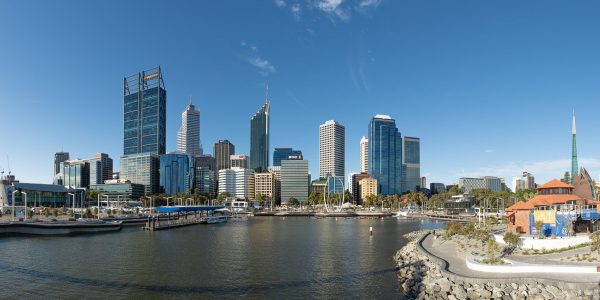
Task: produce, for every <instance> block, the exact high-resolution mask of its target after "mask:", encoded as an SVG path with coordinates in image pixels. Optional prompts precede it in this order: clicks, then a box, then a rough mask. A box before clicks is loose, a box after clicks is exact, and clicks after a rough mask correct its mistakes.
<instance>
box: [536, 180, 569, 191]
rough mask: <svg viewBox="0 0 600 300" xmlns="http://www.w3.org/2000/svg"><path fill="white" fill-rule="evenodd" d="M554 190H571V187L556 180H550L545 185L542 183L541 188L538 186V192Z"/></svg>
mask: <svg viewBox="0 0 600 300" xmlns="http://www.w3.org/2000/svg"><path fill="white" fill-rule="evenodd" d="M556 188H564V189H572V188H573V186H572V185H570V184H568V183H564V182H562V181H560V180H558V179H552V180H550V181H548V182H546V183H544V184H543V185H541V186H538V188H537V189H538V190H541V189H556Z"/></svg>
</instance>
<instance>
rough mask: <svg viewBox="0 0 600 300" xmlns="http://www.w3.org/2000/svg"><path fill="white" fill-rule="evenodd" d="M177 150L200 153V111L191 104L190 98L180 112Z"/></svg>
mask: <svg viewBox="0 0 600 300" xmlns="http://www.w3.org/2000/svg"><path fill="white" fill-rule="evenodd" d="M177 152H179V153H185V154H189V155H193V156H198V155H202V144H201V143H200V112H199V111H198V110H196V107H195V106H194V105H193V104H192V99H190V103H189V104H188V105H187V107H186V108H185V110H184V111H183V112H182V113H181V127H180V128H179V131H178V132H177Z"/></svg>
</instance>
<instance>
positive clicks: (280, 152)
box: [273, 148, 302, 167]
mask: <svg viewBox="0 0 600 300" xmlns="http://www.w3.org/2000/svg"><path fill="white" fill-rule="evenodd" d="M290 157H292V159H298V158H302V151H300V150H294V149H292V148H275V151H273V166H274V167H281V161H282V160H286V159H290Z"/></svg>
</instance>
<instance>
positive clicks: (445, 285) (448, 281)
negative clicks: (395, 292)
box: [394, 230, 600, 299]
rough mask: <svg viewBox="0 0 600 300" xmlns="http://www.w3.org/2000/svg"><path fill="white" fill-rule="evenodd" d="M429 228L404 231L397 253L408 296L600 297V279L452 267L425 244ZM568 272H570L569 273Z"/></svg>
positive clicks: (402, 287) (401, 283) (400, 277)
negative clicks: (500, 274)
mask: <svg viewBox="0 0 600 300" xmlns="http://www.w3.org/2000/svg"><path fill="white" fill-rule="evenodd" d="M429 234H430V232H429V231H428V230H419V231H413V232H411V233H408V234H406V235H404V237H405V238H407V239H408V243H407V244H406V245H405V246H404V247H402V248H400V249H399V250H398V251H397V252H396V254H395V255H394V262H395V264H396V269H397V270H398V272H397V275H398V281H399V282H398V283H399V293H400V295H401V297H402V298H405V299H467V298H469V299H489V298H496V299H525V298H527V299H600V293H599V292H598V290H597V289H598V282H568V281H562V280H550V279H544V278H535V277H531V276H528V277H514V278H510V277H507V278H477V277H468V276H464V275H462V274H457V273H454V272H451V271H449V268H448V262H447V261H446V260H444V259H442V258H440V257H437V256H435V255H433V254H432V253H430V252H429V251H427V249H424V248H423V247H422V241H423V240H424V239H425V238H426V237H427V236H428V235H429ZM567 276H568V275H567Z"/></svg>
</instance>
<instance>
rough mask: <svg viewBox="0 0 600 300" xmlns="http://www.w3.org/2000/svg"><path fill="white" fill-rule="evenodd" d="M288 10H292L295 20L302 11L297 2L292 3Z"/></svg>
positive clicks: (298, 18)
mask: <svg viewBox="0 0 600 300" xmlns="http://www.w3.org/2000/svg"><path fill="white" fill-rule="evenodd" d="M290 10H291V11H292V15H294V18H295V19H296V20H300V14H301V13H302V7H301V6H300V4H299V3H294V4H292V6H291V7H290Z"/></svg>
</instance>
